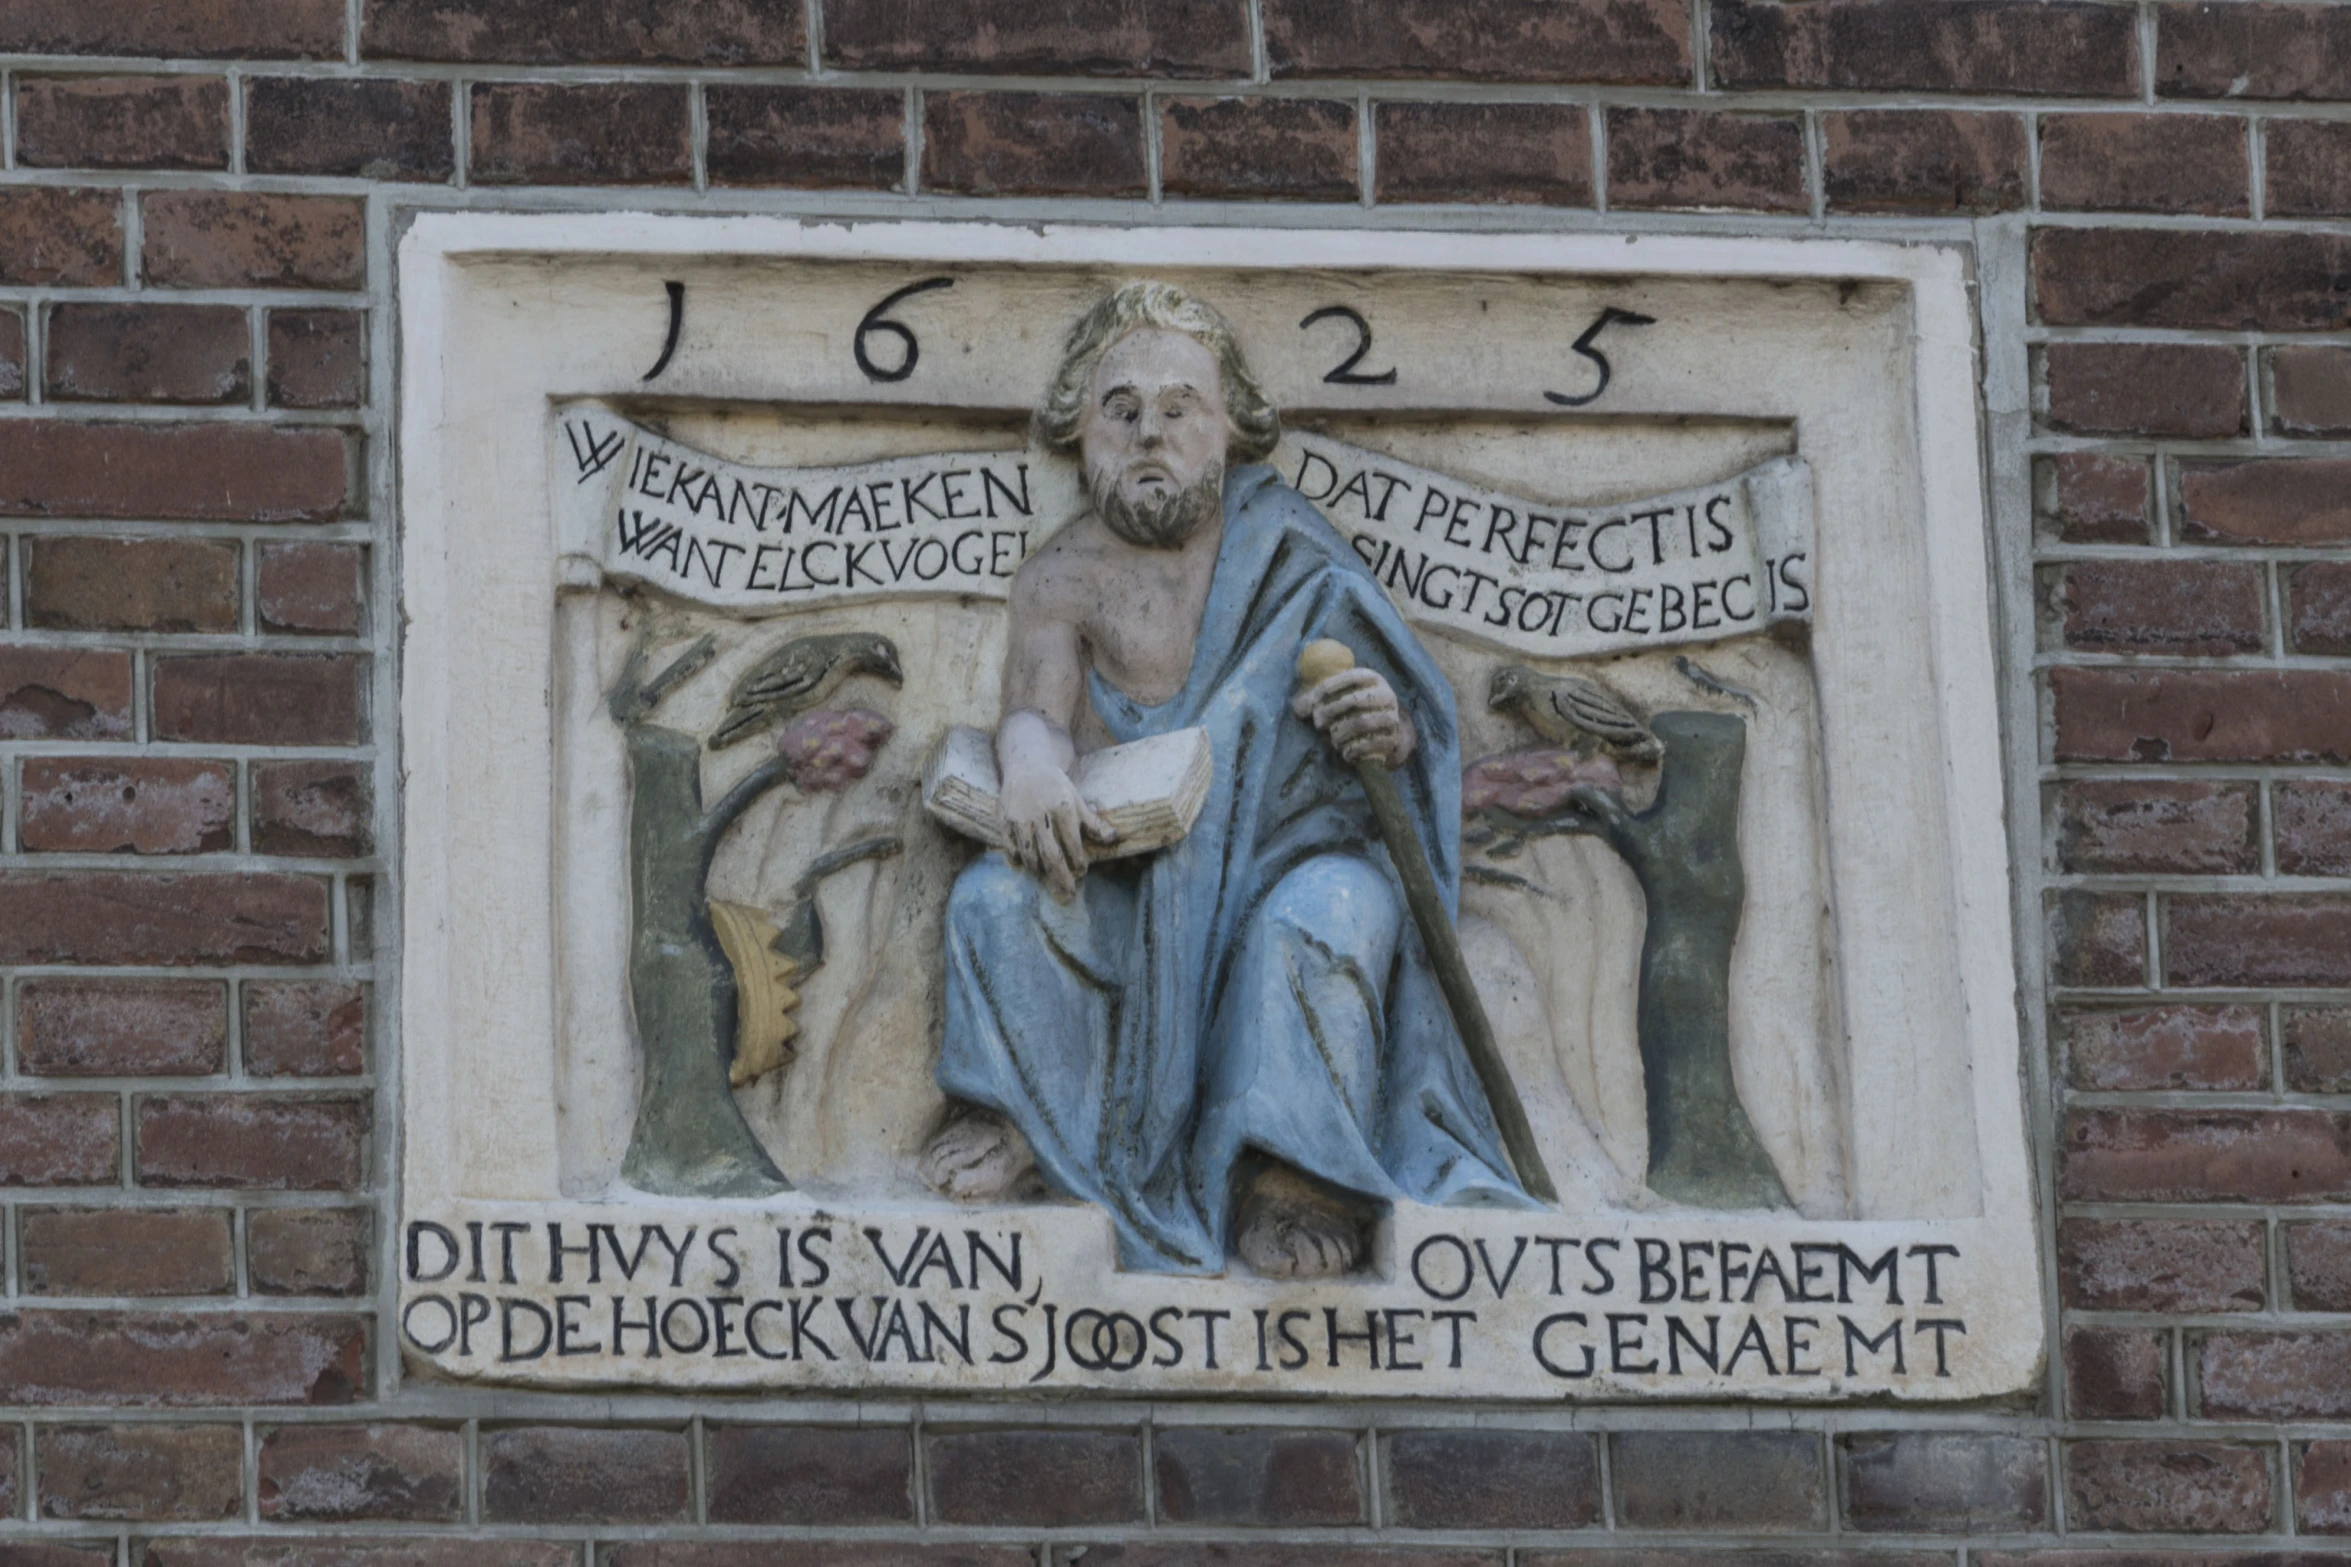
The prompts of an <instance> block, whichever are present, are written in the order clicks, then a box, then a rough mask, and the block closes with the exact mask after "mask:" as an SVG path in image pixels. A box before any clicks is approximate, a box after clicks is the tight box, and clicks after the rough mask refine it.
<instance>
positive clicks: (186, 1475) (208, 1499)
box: [33, 1425, 245, 1523]
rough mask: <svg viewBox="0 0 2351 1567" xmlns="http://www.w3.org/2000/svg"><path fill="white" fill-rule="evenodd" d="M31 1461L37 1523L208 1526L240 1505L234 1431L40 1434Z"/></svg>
mask: <svg viewBox="0 0 2351 1567" xmlns="http://www.w3.org/2000/svg"><path fill="white" fill-rule="evenodd" d="M33 1454H34V1463H35V1465H36V1466H37V1467H38V1468H39V1470H40V1475H41V1491H40V1497H39V1499H38V1502H37V1503H36V1506H37V1509H38V1511H39V1513H40V1516H42V1517H43V1518H104V1519H115V1520H129V1521H133V1522H137V1521H143V1520H162V1519H168V1520H171V1521H173V1522H180V1523H210V1522H212V1521H214V1520H216V1519H221V1518H234V1517H236V1516H237V1514H238V1512H239V1511H240V1509H241V1504H242V1501H243V1492H244V1488H245V1487H244V1466H245V1435H244V1433H243V1432H242V1431H239V1430H238V1429H237V1428H236V1427H235V1426H162V1425H136V1426H39V1427H35V1428H34V1433H33Z"/></svg>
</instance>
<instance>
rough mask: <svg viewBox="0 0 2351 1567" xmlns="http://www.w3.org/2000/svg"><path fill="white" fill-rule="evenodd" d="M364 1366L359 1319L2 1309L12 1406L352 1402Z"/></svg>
mask: <svg viewBox="0 0 2351 1567" xmlns="http://www.w3.org/2000/svg"><path fill="white" fill-rule="evenodd" d="M366 1365H367V1330H366V1327H365V1324H364V1322H363V1320H362V1319H360V1318H358V1317H323V1316H317V1315H314V1314H309V1313H304V1314H301V1315H273V1314H271V1313H268V1312H246V1313H242V1314H240V1315H236V1316H227V1315H220V1314H210V1313H208V1314H205V1315H202V1316H174V1315H170V1314H167V1313H161V1312H152V1311H69V1310H38V1311H26V1310H20V1311H13V1312H8V1313H5V1314H0V1400H5V1401H6V1402H8V1403H11V1404H39V1405H53V1404H69V1405H70V1404H83V1405H105V1406H110V1407H119V1406H123V1405H163V1406H169V1407H192V1406H219V1405H239V1404H347V1403H350V1402H351V1401H352V1399H353V1398H355V1397H356V1396H357V1395H358V1393H359V1391H360V1389H361V1387H362V1385H363V1381H364V1378H365V1376H366Z"/></svg>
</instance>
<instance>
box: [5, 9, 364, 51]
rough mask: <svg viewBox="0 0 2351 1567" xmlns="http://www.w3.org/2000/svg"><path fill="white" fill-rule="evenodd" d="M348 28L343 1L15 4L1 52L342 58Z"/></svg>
mask: <svg viewBox="0 0 2351 1567" xmlns="http://www.w3.org/2000/svg"><path fill="white" fill-rule="evenodd" d="M343 24H344V17H343V0H171V3H170V4H168V5H123V4H112V3H109V4H98V5H92V4H89V3H88V0H9V4H8V6H7V7H6V8H5V9H0V52H5V53H10V54H115V55H134V54H144V55H159V56H162V57H165V58H196V59H218V60H227V59H236V58H239V57H245V56H250V57H255V58H260V59H270V60H301V59H333V60H340V59H341V58H342V57H343Z"/></svg>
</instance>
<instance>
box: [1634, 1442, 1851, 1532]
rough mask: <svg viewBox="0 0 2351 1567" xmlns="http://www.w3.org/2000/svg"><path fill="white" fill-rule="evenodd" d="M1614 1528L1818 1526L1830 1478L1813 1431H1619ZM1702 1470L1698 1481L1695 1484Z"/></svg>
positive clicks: (1823, 1521) (1821, 1522)
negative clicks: (1700, 1481) (1694, 1481)
mask: <svg viewBox="0 0 2351 1567" xmlns="http://www.w3.org/2000/svg"><path fill="white" fill-rule="evenodd" d="M1608 1441H1609V1449H1610V1454H1611V1463H1610V1466H1609V1467H1610V1471H1611V1474H1612V1478H1613V1479H1614V1481H1615V1484H1616V1523H1617V1527H1618V1528H1620V1529H1622V1528H1633V1529H1708V1530H1716V1531H1730V1530H1740V1531H1745V1530H1750V1529H1755V1530H1772V1531H1784V1530H1818V1529H1820V1528H1822V1527H1824V1526H1825V1524H1826V1522H1827V1519H1826V1511H1827V1477H1826V1475H1825V1474H1824V1472H1823V1466H1822V1463H1821V1451H1820V1437H1819V1436H1818V1435H1816V1434H1815V1433H1813V1432H1810V1431H1618V1432H1616V1433H1614V1434H1613V1435H1611V1436H1610V1437H1609V1439H1608ZM1698 1475H1703V1476H1705V1481H1704V1483H1703V1484H1692V1483H1691V1482H1692V1478H1693V1477H1694V1476H1698Z"/></svg>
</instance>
